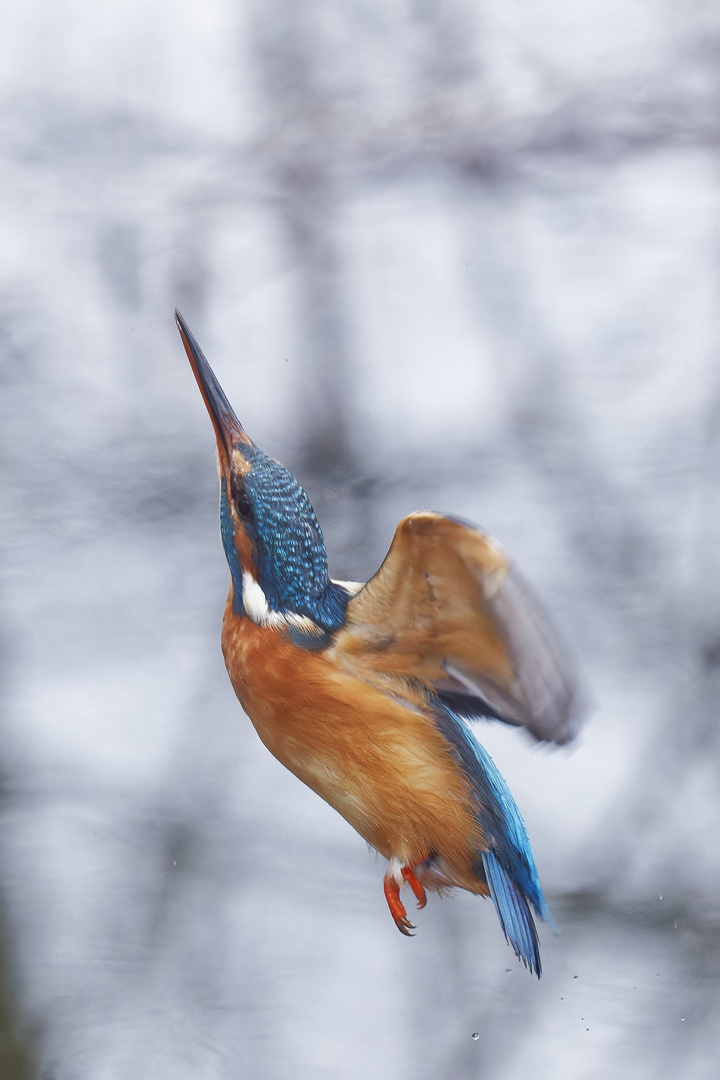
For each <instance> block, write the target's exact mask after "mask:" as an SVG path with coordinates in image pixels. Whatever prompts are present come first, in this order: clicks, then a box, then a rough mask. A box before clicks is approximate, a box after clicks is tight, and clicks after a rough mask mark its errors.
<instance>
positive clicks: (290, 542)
mask: <svg viewBox="0 0 720 1080" xmlns="http://www.w3.org/2000/svg"><path fill="white" fill-rule="evenodd" d="M239 449H241V452H242V454H243V456H244V457H245V458H246V459H247V460H248V461H249V462H250V464H251V465H252V468H251V469H250V471H249V472H248V473H246V475H245V477H244V481H245V492H246V494H247V495H248V497H249V499H250V502H251V503H252V508H253V513H252V519H251V520H249V521H248V525H247V527H248V532H249V533H250V535H251V536H252V539H253V541H254V544H255V549H256V556H257V562H258V575H259V580H258V584H259V585H260V587H261V589H262V590H263V592H264V593H265V597H266V599H267V602H268V607H269V608H270V610H271V611H280V612H287V611H294V612H296V613H297V614H298V615H307V616H309V617H310V618H311V619H313V620H314V621H315V622H316V623H318V625H320V626H322V627H323V629H325V630H336V629H337V628H338V627H339V626H341V625H342V621H343V618H344V615H345V608H346V606H347V599H348V597H347V593H346V592H345V590H344V589H342V588H340V587H338V586H336V585H334V584H333V583H332V582H331V581H330V578H329V575H328V564H327V552H326V549H325V541H324V539H323V534H322V529H321V528H320V524H319V522H318V520H317V518H316V517H315V511H314V510H313V508H312V505H311V503H310V500H309V499H308V497H307V495H306V494H305V492H304V491H303V489H302V488H301V486H300V484H299V483H298V482H297V480H296V479H295V477H294V476H293V475H292V473H291V472H289V471H288V470H287V469H286V468H285V466H284V465H281V464H280V463H279V462H278V461H275V460H274V459H273V458H271V457H268V455H267V454H264V453H263V451H262V450H258V448H257V447H255V446H252V447H251V446H243V447H241V448H240V447H239Z"/></svg>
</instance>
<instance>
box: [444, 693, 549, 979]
mask: <svg viewBox="0 0 720 1080" xmlns="http://www.w3.org/2000/svg"><path fill="white" fill-rule="evenodd" d="M437 706H438V711H437V713H436V722H437V724H438V727H439V729H440V731H441V732H442V734H443V735H444V736H445V738H446V739H447V740H448V742H449V743H450V745H451V746H452V748H453V752H454V755H455V758H456V760H457V761H458V763H459V765H460V766H461V767H462V769H463V771H464V772H465V774H466V776H467V778H468V780H469V781H470V784H471V786H472V788H473V790H474V792H475V795H476V805H477V811H476V812H477V819H478V823H479V825H480V827H481V829H482V832H483V835H484V837H485V839H486V841H487V844H488V848H487V850H485V851H482V852H478V860H477V872H478V874H479V875H481V876H482V877H484V878H485V879H486V880H487V884H488V888H489V890H490V896H491V898H492V901H493V903H494V905H495V909H496V911H497V913H498V918H499V919H500V925H501V926H502V929H503V933H504V934H505V938H506V940H507V942H508V943H509V944H510V945H511V946H512V948H513V949H514V951H515V954H516V955H517V956H518V958H519V959H520V960H521V961H522V962H523V964H525V966H526V967H527V968H528V969H529V970H530V971H531V972H533V973H534V974H535V975H537V977H538V978H540V975H541V974H542V965H541V962H540V948H539V943H538V936H537V930H536V928H535V921H534V919H533V915H532V911H531V907H530V905H532V908H533V909H534V911H535V914H536V915H537V916H538V918H540V919H542V920H543V921H544V922H549V923H550V924H551V925H553V926H554V923H553V920H552V915H551V914H550V909H549V908H548V906H547V903H546V902H545V897H544V896H543V894H542V889H541V888H540V881H539V879H538V873H537V869H536V866H535V860H534V858H533V854H532V849H531V847H530V840H529V838H528V835H527V831H526V829H525V823H524V821H523V819H522V816H521V814H520V811H519V810H518V808H517V804H516V802H515V800H514V799H513V797H512V795H511V794H510V789H509V788H508V786H507V784H506V783H505V781H504V780H503V778H502V776H501V774H500V772H499V770H498V768H497V766H496V765H495V762H494V761H493V760H492V758H491V757H490V755H489V754H488V753H487V751H486V750H485V748H484V747H483V746H482V745H481V744H480V743H479V742H478V741H477V739H476V738H475V737H474V735H473V734H472V732H471V731H470V729H469V728H468V726H467V724H466V723H465V722H464V721H463V720H462V719H461V718H460V717H459V716H457V715H456V714H455V713H453V712H452V710H451V709H449V708H448V707H447V706H446V705H444V704H443V703H442V702H439V701H438V702H437Z"/></svg>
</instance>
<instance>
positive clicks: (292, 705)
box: [175, 311, 578, 978]
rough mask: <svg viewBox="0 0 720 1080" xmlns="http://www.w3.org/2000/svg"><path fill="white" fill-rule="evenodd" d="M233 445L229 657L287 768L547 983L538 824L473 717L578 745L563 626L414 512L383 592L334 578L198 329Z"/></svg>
mask: <svg viewBox="0 0 720 1080" xmlns="http://www.w3.org/2000/svg"><path fill="white" fill-rule="evenodd" d="M175 319H176V322H177V325H178V329H179V331H180V336H181V337H182V341H183V345H184V346H185V351H186V353H187V355H188V359H189V361H190V364H191V366H192V369H193V372H194V374H195V378H196V380H197V383H198V386H199V387H200V392H201V394H202V396H203V399H204V401H205V405H206V407H207V410H208V412H209V414H210V419H211V420H212V423H213V427H214V428H215V435H216V438H217V448H218V472H219V479H220V532H221V536H222V542H223V546H224V549H225V554H226V556H227V561H228V564H229V567H230V592H229V594H228V598H227V604H226V607H225V613H224V616H223V624H222V650H223V654H224V657H225V663H226V666H227V670H228V673H229V675H230V680H231V682H232V685H233V688H234V690H235V693H236V694H237V696H238V698H239V700H240V704H241V705H242V707H243V709H244V710H245V712H246V713H247V714H248V716H249V717H250V719H251V721H252V723H253V725H254V726H255V729H256V731H257V733H258V735H259V736H260V738H261V739H262V741H263V742H264V744H265V746H266V747H267V748H268V750H269V751H270V753H272V754H274V755H275V757H276V758H277V759H278V760H279V761H281V762H282V764H283V765H285V766H286V767H287V768H288V769H290V771H291V772H293V773H294V774H295V775H296V776H297V777H299V779H300V780H302V781H303V782H304V783H305V784H307V785H308V786H309V787H310V788H312V789H313V791H315V792H317V794H318V795H320V797H321V798H323V799H325V800H326V802H328V803H329V804H330V805H331V806H333V807H334V808H335V809H336V810H337V811H338V813H340V814H342V816H343V817H344V818H345V820H346V821H348V822H349V823H350V825H352V827H353V828H354V829H355V830H356V831H357V832H358V833H360V835H361V836H362V837H363V839H365V840H366V841H367V843H368V844H369V845H370V846H371V847H373V848H375V850H376V851H378V852H379V853H380V854H381V855H383V856H384V857H385V858H386V859H387V860H388V867H387V872H386V874H385V878H384V890H385V897H386V900H387V903H388V907H389V908H390V913H391V915H392V917H393V919H394V920H395V925H396V926H397V928H398V930H400V931H401V933H403V934H407V935H411V933H412V931H413V930H414V929H415V927H414V926H413V925H412V923H411V922H410V920H409V919H408V916H407V912H406V910H405V907H404V905H403V902H402V900H401V899H400V890H401V888H402V887H403V886H405V885H409V886H410V889H411V890H412V892H413V893H414V896H415V899H416V900H417V906H418V908H423V907H424V906H425V904H426V902H427V898H426V893H425V890H426V889H430V890H435V891H439V892H443V891H444V890H446V889H449V888H451V887H454V886H457V887H458V888H461V889H466V890H467V891H468V892H471V893H475V894H477V895H479V896H490V897H491V899H492V901H493V904H494V905H495V909H496V911H497V914H498V917H499V919H500V925H501V927H502V930H503V933H504V935H505V938H506V940H507V941H508V943H509V944H510V945H511V946H512V948H513V949H514V951H515V953H516V955H517V956H518V958H519V959H520V960H521V961H522V963H523V964H524V965H525V966H526V967H527V968H528V969H529V971H530V972H533V973H534V974H536V975H537V977H538V978H540V975H541V971H542V968H541V963H540V949H539V943H538V934H537V928H536V926H535V921H534V918H533V911H534V912H535V915H537V916H538V918H540V919H542V920H544V921H546V922H549V923H551V924H552V916H551V915H550V911H549V909H548V906H547V903H546V902H545V898H544V896H543V893H542V889H541V888H540V882H539V879H538V874H537V870H536V867H535V861H534V859H533V854H532V850H531V847H530V841H529V839H528V835H527V832H526V830H525V825H524V822H523V819H522V817H521V815H520V812H519V810H518V808H517V806H516V804H515V800H514V799H513V797H512V795H511V794H510V791H509V789H508V787H507V785H506V783H505V781H504V780H503V778H502V776H501V775H500V773H499V771H498V769H497V767H496V766H495V764H494V762H493V761H492V759H491V758H490V756H489V755H488V754H487V752H486V751H485V750H484V748H483V747H482V745H481V744H480V742H479V741H478V740H477V739H476V738H475V736H474V734H473V732H472V731H471V729H470V727H469V726H468V724H467V723H466V720H467V719H472V718H474V717H486V718H488V717H489V718H495V719H497V720H502V721H504V722H505V723H508V724H514V725H518V726H524V727H526V728H527V729H528V730H529V731H530V732H531V733H532V734H533V735H534V736H535V737H536V738H537V739H538V740H541V741H552V742H557V743H564V742H567V741H568V740H569V739H570V738H571V737H572V736H573V734H574V732H575V728H576V725H577V716H578V709H577V695H576V692H575V689H574V686H573V681H572V679H571V678H570V676H569V674H568V672H567V671H566V668H565V663H564V660H563V659H562V657H561V653H560V650H559V649H558V646H557V645H556V643H555V640H554V637H553V635H552V634H551V632H550V631H549V629H548V627H547V625H546V623H545V620H544V619H543V618H542V617H541V615H540V614H539V611H538V608H537V606H536V604H535V602H534V600H533V599H532V597H531V595H530V594H529V592H528V589H527V587H526V586H525V585H524V584H523V582H522V579H521V578H519V577H518V575H517V573H516V571H515V570H514V569H513V567H512V566H511V564H510V563H509V562H508V559H507V558H506V556H505V554H504V553H503V551H502V549H501V548H500V547H499V546H498V544H497V543H496V542H495V541H494V540H493V539H492V538H491V537H490V536H488V535H487V534H486V533H484V532H481V531H480V530H479V529H476V528H473V527H471V526H469V525H467V524H465V523H463V522H462V521H459V520H457V519H455V518H452V517H446V516H444V515H442V514H439V513H433V512H429V511H422V512H419V513H413V514H410V515H409V516H408V517H406V518H404V519H403V520H402V521H401V522H400V524H399V525H398V527H397V530H396V532H395V536H394V538H393V541H392V544H391V545H390V550H389V551H388V553H387V555H386V556H385V560H384V562H383V564H382V566H381V567H380V569H379V570H378V571H377V573H376V574H375V575H374V577H372V578H371V579H370V580H369V581H368V582H367V584H360V583H356V582H346V581H334V580H332V579H331V578H330V576H329V574H328V564H327V553H326V550H325V542H324V540H323V535H322V531H321V529H320V525H319V524H318V521H317V518H316V517H315V513H314V511H313V508H312V506H311V505H310V501H309V499H308V497H307V495H306V494H305V492H304V491H303V489H302V488H301V487H300V485H299V484H298V482H297V480H296V479H295V477H294V476H292V474H291V473H290V472H288V470H287V469H286V468H284V466H282V465H280V464H279V463H278V462H277V461H274V460H273V459H272V458H270V457H268V456H267V454H264V453H263V451H262V450H260V449H259V448H258V447H257V446H256V445H255V443H254V442H253V441H252V439H250V437H249V436H248V435H247V434H246V432H245V429H244V428H243V426H242V424H241V423H240V421H239V420H238V418H237V417H236V415H235V413H234V412H233V410H232V408H231V406H230V403H229V402H228V400H227V398H226V397H225V394H224V393H223V390H222V388H221V386H220V384H219V382H218V381H217V379H216V377H215V375H214V373H213V371H212V369H211V368H210V365H209V364H208V362H207V360H206V359H205V356H204V355H203V353H202V350H201V349H200V347H199V345H198V343H197V342H196V340H195V338H194V337H193V335H192V333H191V332H190V330H189V328H188V326H187V324H186V323H185V320H184V319H183V318H182V316H181V315H180V313H179V312H177V311H176V312H175Z"/></svg>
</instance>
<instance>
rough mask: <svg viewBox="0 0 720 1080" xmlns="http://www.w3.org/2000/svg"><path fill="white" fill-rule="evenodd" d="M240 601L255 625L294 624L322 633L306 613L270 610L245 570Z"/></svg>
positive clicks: (260, 591) (301, 628) (256, 585)
mask: <svg viewBox="0 0 720 1080" xmlns="http://www.w3.org/2000/svg"><path fill="white" fill-rule="evenodd" d="M242 602H243V607H244V608H245V614H246V615H247V617H248V619H250V621H251V622H254V623H255V625H256V626H294V627H297V628H298V629H300V630H307V631H310V632H311V633H315V634H317V633H322V629H321V627H319V626H318V625H317V623H316V622H313V620H312V619H311V618H310V617H309V616H308V615H298V614H297V613H296V612H294V611H287V612H282V611H271V610H270V608H269V607H268V602H267V597H266V595H265V593H264V592H263V591H262V588H261V587H260V585H258V583H257V581H256V580H255V578H254V577H253V576H252V574H250V573H248V571H247V570H246V571H245V572H244V573H243V576H242Z"/></svg>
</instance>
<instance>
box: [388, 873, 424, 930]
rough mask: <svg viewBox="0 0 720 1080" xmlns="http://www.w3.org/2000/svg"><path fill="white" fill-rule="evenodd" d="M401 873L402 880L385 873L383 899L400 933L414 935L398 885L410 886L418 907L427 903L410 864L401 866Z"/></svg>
mask: <svg viewBox="0 0 720 1080" xmlns="http://www.w3.org/2000/svg"><path fill="white" fill-rule="evenodd" d="M401 874H402V878H403V880H402V882H398V881H397V879H396V878H395V876H394V875H391V874H386V875H385V881H384V883H383V888H384V890H385V899H386V900H387V905H388V907H389V908H390V914H391V915H392V917H393V919H394V921H395V925H396V926H397V928H398V930H399V931H400V933H401V934H404V935H405V937H414V936H415V935H414V933H413V931H414V930H415V927H414V925H413V924H412V923H411V922H410V920H409V919H408V917H407V911H406V910H405V905H404V904H403V902H402V900H401V899H400V886H401V885H405V884H407V885H409V886H410V888H411V889H412V891H413V893H414V895H415V899H416V900H417V906H418V909H420V908H424V907H425V905H426V904H427V896H426V894H425V890H424V889H423V887H422V885H421V884H420V882H419V881H418V879H417V878H416V877H415V874H414V873H413V868H412V866H403V868H402V870H401Z"/></svg>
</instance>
